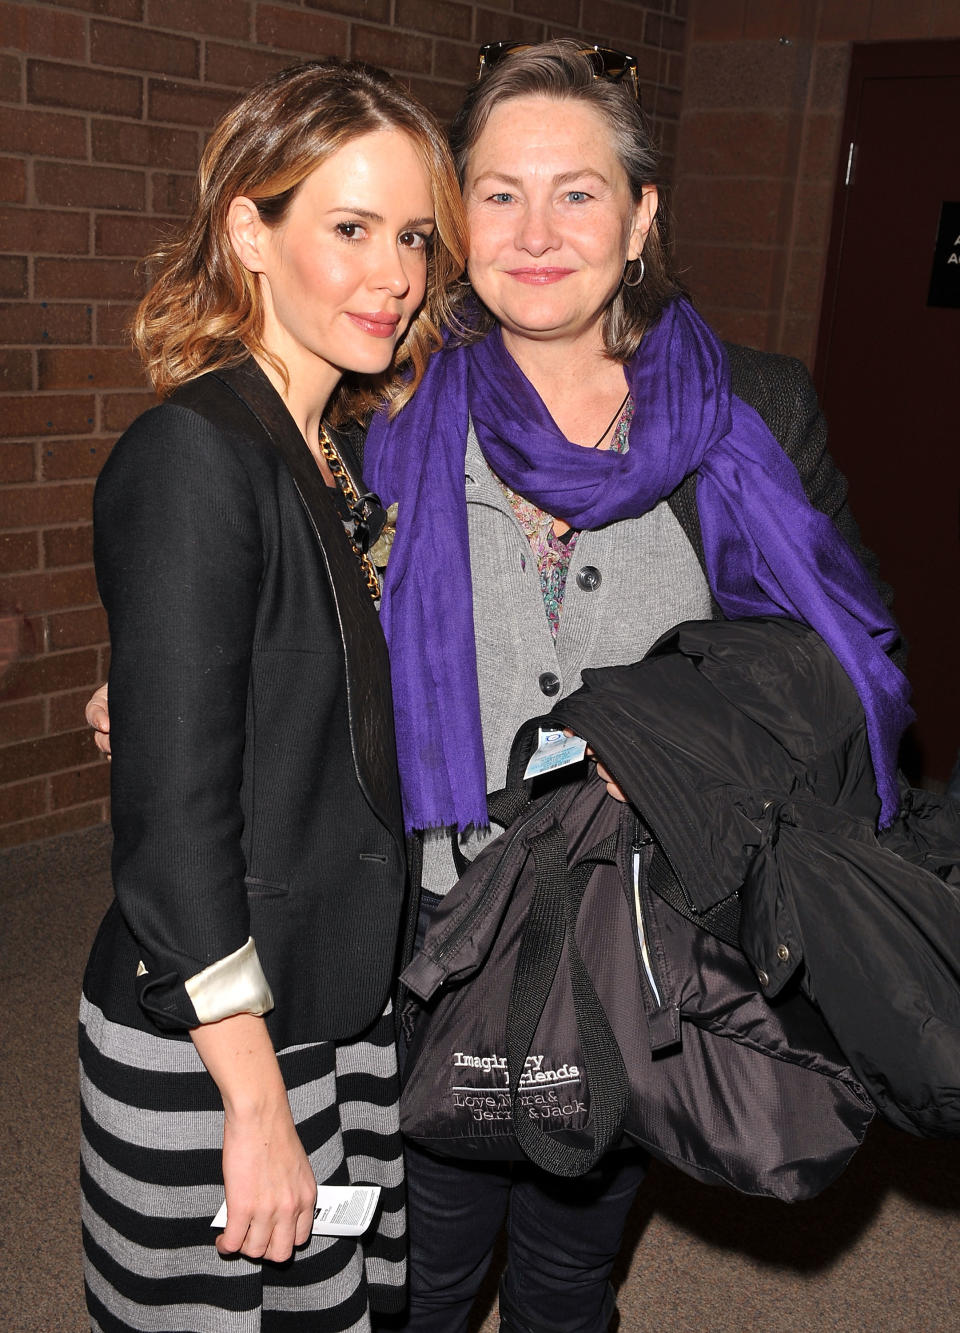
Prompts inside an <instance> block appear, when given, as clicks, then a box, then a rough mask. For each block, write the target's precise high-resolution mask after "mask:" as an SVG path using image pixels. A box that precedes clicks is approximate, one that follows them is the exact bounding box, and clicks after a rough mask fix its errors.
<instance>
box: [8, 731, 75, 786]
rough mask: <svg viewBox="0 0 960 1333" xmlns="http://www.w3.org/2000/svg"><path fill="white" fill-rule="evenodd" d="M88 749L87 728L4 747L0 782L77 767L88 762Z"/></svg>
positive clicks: (19, 779) (17, 780)
mask: <svg viewBox="0 0 960 1333" xmlns="http://www.w3.org/2000/svg"><path fill="white" fill-rule="evenodd" d="M89 746H90V731H89V728H84V729H83V730H81V731H67V732H62V733H61V734H60V735H59V736H40V737H37V738H36V739H34V740H30V741H19V742H18V743H17V744H15V745H5V746H4V747H3V748H2V749H0V783H8V782H21V781H23V779H25V778H32V777H36V776H38V775H39V774H43V773H56V772H60V771H62V770H64V769H68V768H76V767H78V766H79V765H80V764H83V763H85V762H87V761H88V760H89V759H90V750H89Z"/></svg>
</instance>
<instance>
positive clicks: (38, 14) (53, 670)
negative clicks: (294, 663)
mask: <svg viewBox="0 0 960 1333" xmlns="http://www.w3.org/2000/svg"><path fill="white" fill-rule="evenodd" d="M685 8H686V0H647V2H646V3H634V0H486V3H484V4H469V3H457V0H320V3H313V0H306V2H305V3H299V2H295V0H273V2H272V3H267V2H266V0H59V3H50V4H42V3H26V4H24V3H9V2H8V0H0V341H2V343H3V350H2V351H0V846H10V845H14V844H18V843H22V842H27V841H30V840H33V839H36V838H42V837H48V836H50V835H53V834H56V833H61V832H66V831H68V830H73V829H79V828H84V827H87V826H88V825H91V824H95V823H98V822H100V821H101V820H103V819H105V818H106V817H107V790H108V778H109V770H108V767H107V765H106V764H105V763H103V762H102V761H99V760H98V758H97V755H96V752H95V750H94V747H93V744H92V741H91V738H90V733H89V732H88V731H87V730H86V729H85V728H84V726H83V717H82V706H83V703H84V702H85V700H86V698H87V696H88V695H89V693H90V691H91V689H92V687H93V686H94V685H95V684H96V683H97V682H99V681H100V680H101V679H103V677H104V675H105V672H106V668H107V646H106V625H105V620H104V615H103V612H102V610H101V609H100V607H99V604H98V602H97V595H96V589H95V585H94V578H93V570H92V568H91V564H90V559H91V553H90V537H91V533H90V522H89V517H90V502H91V495H92V492H93V482H94V478H95V477H96V474H97V472H98V471H99V469H100V467H101V466H102V464H103V461H104V459H105V458H106V456H107V454H108V453H109V450H110V446H111V443H112V441H113V440H114V439H115V438H116V437H117V435H118V434H119V433H120V432H121V431H122V430H123V429H124V428H125V427H126V425H127V424H128V423H129V422H130V421H131V420H132V418H133V417H134V416H135V415H136V414H137V413H138V412H139V411H141V410H142V409H143V408H145V407H146V406H147V405H148V404H149V403H150V402H151V401H152V399H151V396H150V394H149V393H148V392H147V391H146V389H145V388H144V385H143V381H142V379H141V376H140V373H139V370H138V367H137V365H136V363H135V361H134V359H133V357H132V356H131V354H130V353H129V351H128V350H127V349H126V346H125V341H124V333H123V329H124V323H125V321H126V320H127V318H128V317H129V314H130V312H131V310H132V307H133V303H134V302H135V301H136V299H137V297H138V295H139V294H140V292H141V278H140V276H139V275H138V271H137V260H138V259H139V258H140V257H141V256H142V255H143V254H144V253H145V252H146V251H147V250H149V249H150V247H151V246H152V245H153V243H154V241H155V240H156V238H157V236H158V234H159V232H160V230H161V228H163V227H164V226H166V225H167V224H170V223H172V222H175V221H176V219H177V217H178V216H179V215H181V214H182V213H183V212H184V211H185V208H186V206H187V201H188V199H189V196H190V190H191V185H192V179H193V171H194V168H195V166H196V164H197V160H198V157H199V154H200V151H201V148H202V145H203V141H204V135H205V132H206V131H207V130H208V129H209V128H210V126H211V125H212V124H213V122H214V121H215V120H216V119H217V117H218V116H219V115H220V113H221V112H222V111H223V110H224V109H225V108H226V107H227V106H229V105H230V103H231V102H232V101H233V100H234V99H235V98H236V96H237V94H238V92H239V90H241V89H244V88H246V87H248V86H249V85H250V84H251V83H253V82H255V81H256V80H258V79H260V78H261V77H263V76H265V75H267V74H269V73H271V72H272V71H274V70H278V69H282V68H284V67H285V66H286V65H289V64H291V63H292V62H293V61H294V60H296V59H298V58H303V57H304V56H314V55H319V54H335V55H341V56H353V57H357V58H360V59H363V60H369V61H372V62H374V63H376V64H380V65H384V66H386V67H387V68H388V69H390V70H391V71H392V72H393V73H395V74H398V75H400V76H401V77H402V78H403V80H404V81H405V82H406V83H408V84H409V86H410V87H411V88H412V89H413V91H414V92H415V93H417V94H418V95H419V96H420V97H422V98H423V99H424V100H425V101H426V102H427V103H428V104H429V105H430V106H431V107H432V108H433V109H434V110H435V111H436V112H437V113H438V114H439V115H440V116H441V117H444V118H448V117H449V116H450V114H451V113H452V112H453V111H454V109H455V108H456V106H457V105H458V102H459V98H460V95H461V91H462V89H463V87H464V85H465V84H466V83H467V82H468V81H469V80H470V79H471V77H472V76H473V73H474V70H475V66H476V48H477V45H478V44H479V43H480V42H484V41H494V40H499V39H502V38H514V39H520V40H529V41H536V40H539V39H541V38H543V37H546V36H555V35H565V36H577V37H583V38H585V39H587V40H590V41H596V42H600V43H602V44H606V45H613V46H618V47H621V48H624V49H627V50H630V51H632V52H634V53H635V54H636V55H637V57H638V59H639V61H640V68H641V76H642V85H643V95H644V102H645V105H647V107H648V108H649V109H650V110H651V112H652V113H653V115H654V118H655V123H656V125H657V128H658V131H659V133H660V135H661V137H662V140H663V144H664V149H665V152H666V154H667V155H668V164H669V157H670V155H671V154H672V152H673V149H674V145H675V139H676V126H677V120H678V116H679V111H680V88H681V82H682V73H683V54H682V48H683V40H684V18H683V15H684V12H685Z"/></svg>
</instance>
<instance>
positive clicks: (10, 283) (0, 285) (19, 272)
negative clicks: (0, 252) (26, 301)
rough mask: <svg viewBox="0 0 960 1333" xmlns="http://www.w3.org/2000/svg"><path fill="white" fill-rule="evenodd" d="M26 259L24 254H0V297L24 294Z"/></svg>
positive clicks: (25, 286)
mask: <svg viewBox="0 0 960 1333" xmlns="http://www.w3.org/2000/svg"><path fill="white" fill-rule="evenodd" d="M26 294H27V260H26V257H25V256H21V255H11V256H9V257H7V256H0V297H3V296H26Z"/></svg>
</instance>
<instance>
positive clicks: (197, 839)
mask: <svg viewBox="0 0 960 1333" xmlns="http://www.w3.org/2000/svg"><path fill="white" fill-rule="evenodd" d="M94 518H95V561H96V569H97V580H98V585H99V589H100V595H101V598H102V600H103V603H104V606H105V607H106V609H107V613H108V616H109V621H110V637H111V644H112V662H111V668H110V711H111V717H112V720H113V729H112V734H113V756H114V757H113V766H112V784H111V794H112V803H113V810H112V813H113V827H114V836H115V846H114V855H113V873H114V885H115V890H116V902H115V904H114V906H113V908H112V909H111V911H110V912H109V913H108V916H107V918H106V920H105V921H104V924H103V926H102V927H101V931H100V934H99V936H98V938H97V941H96V944H95V946H94V950H93V954H92V955H91V961H90V965H89V968H88V972H87V977H86V980H85V988H86V991H87V995H88V998H90V999H91V1000H93V1001H94V1002H95V1003H97V1004H98V1005H100V1006H101V1007H102V1008H104V1009H105V1011H106V1012H107V1015H108V1017H110V1018H113V1019H115V1020H116V1021H119V1022H123V1023H128V1024H132V1025H134V1026H139V1027H142V1028H144V1029H146V1030H148V1031H155V1030H156V1027H158V1026H159V1027H161V1028H164V1029H167V1030H170V1031H172V1032H178V1031H179V1032H180V1033H181V1034H183V1035H185V1032H186V1029H188V1028H190V1027H193V1026H195V1025H196V1022H197V1019H196V1013H195V1011H194V1009H193V1006H192V1004H191V1002H190V1000H189V997H188V996H187V994H186V991H185V989H184V982H185V981H186V980H187V979H189V978H190V977H192V976H193V975H195V974H196V973H197V972H199V971H202V969H203V968H205V967H207V966H208V965H209V964H210V963H212V962H215V961H216V960H217V959H220V958H223V957H226V956H227V955H228V954H230V953H232V952H233V951H234V950H236V949H238V948H240V947H241V946H242V945H243V944H244V943H245V942H246V940H247V938H248V936H251V935H252V936H253V938H254V940H255V942H256V947H257V952H258V954H259V957H260V961H261V964H262V966H263V970H264V972H265V973H266V976H267V980H268V981H269V983H270V986H271V988H272V990H273V993H274V998H275V1001H276V1005H275V1008H274V1009H273V1011H272V1012H271V1013H270V1014H269V1015H268V1018H267V1022H268V1025H269V1027H270V1030H271V1035H272V1037H273V1040H274V1043H275V1045H276V1046H277V1047H278V1048H280V1047H283V1046H286V1045H289V1044H291V1043H294V1042H302V1041H309V1040H319V1039H334V1038H346V1037H349V1036H352V1035H354V1034H356V1033H357V1032H359V1031H361V1030H362V1029H363V1028H364V1027H366V1026H367V1025H368V1024H369V1023H370V1022H371V1021H372V1020H373V1019H375V1018H376V1017H377V1016H378V1015H379V1013H380V1012H381V1011H382V1009H383V1007H384V1004H385V1002H386V1000H387V996H388V993H389V988H390V983H391V978H392V975H393V966H394V961H395V946H396V932H397V925H398V919H399V913H400V908H401V900H402V895H403V886H404V876H405V870H404V844H403V826H402V817H401V811H400V798H399V791H398V787H397V781H396V756H395V748H394V736H393V714H392V705H391V701H390V678H389V666H388V661H387V653H386V646H385V644H384V641H383V636H382V634H381V631H380V625H379V620H378V617H377V613H376V609H375V607H374V605H373V602H372V600H371V598H370V595H369V593H368V591H367V589H366V587H365V584H364V581H363V577H362V575H361V572H360V567H359V563H358V561H357V559H356V556H355V555H354V553H353V551H352V550H351V549H350V545H349V543H348V540H347V537H346V534H345V532H344V529H343V526H342V523H341V521H340V519H339V517H338V515H337V512H336V509H335V507H334V504H333V500H332V498H331V496H330V495H329V494H328V493H327V489H326V487H325V486H324V484H323V481H322V478H321V476H320V473H319V471H318V469H317V467H316V464H315V462H314V460H313V458H312V457H311V455H310V452H309V450H308V449H307V446H306V444H305V443H304V441H303V438H302V436H301V435H300V432H299V430H298V429H297V427H296V426H295V424H294V422H293V420H292V418H291V417H290V415H289V414H288V412H287V410H286V408H285V406H284V404H283V402H282V400H281V399H280V397H279V395H278V394H277V393H276V392H275V391H274V389H273V388H272V386H271V385H270V383H269V381H268V380H267V378H266V376H265V375H264V374H263V373H262V371H261V370H260V369H259V367H257V365H256V363H255V362H253V361H252V360H251V361H247V362H245V363H244V364H242V365H240V366H239V367H237V368H235V369H231V370H226V371H217V372H214V373H211V374H207V375H204V376H203V377H202V378H200V379H198V380H195V381H192V382H191V383H189V384H187V385H185V386H183V387H182V388H180V389H179V390H177V392H176V393H174V394H173V395H172V397H171V398H170V399H169V400H168V401H167V402H165V403H164V404H163V405H161V406H160V407H157V408H154V409H153V410H151V411H149V412H147V413H146V414H145V415H144V416H142V417H140V418H139V419H138V420H137V421H135V422H134V424H133V425H132V426H131V427H130V429H129V430H128V431H127V432H126V434H125V435H124V436H123V437H122V439H121V440H120V441H119V442H118V444H117V445H116V447H115V448H114V450H113V453H112V454H111V457H110V458H109V460H108V461H107V463H106V465H105V467H104V469H103V472H102V473H101V476H100V479H99V482H98V484H97V490H96V497H95V502H94ZM141 960H142V961H143V964H144V967H145V968H146V975H142V976H141V977H140V978H139V979H137V978H136V973H137V971H138V965H139V963H140V961H141Z"/></svg>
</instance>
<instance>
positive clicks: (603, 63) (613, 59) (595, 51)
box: [477, 42, 640, 102]
mask: <svg viewBox="0 0 960 1333" xmlns="http://www.w3.org/2000/svg"><path fill="white" fill-rule="evenodd" d="M529 49H530V43H529V42H485V43H484V45H483V46H481V48H480V58H479V61H478V63H477V78H478V79H482V78H483V76H484V74H486V72H487V71H488V70H491V69H493V68H494V66H496V65H499V64H500V62H501V60H503V59H504V57H506V56H512V55H516V53H517V52H518V51H527V50H529ZM578 54H579V55H582V56H586V57H587V58H588V59H589V61H590V64H591V65H592V66H593V77H594V78H595V79H609V80H610V81H611V82H612V83H624V82H627V83H629V85H630V88H631V90H632V92H633V95H634V97H635V98H636V99H637V101H638V102H639V101H640V84H639V78H638V75H637V62H636V58H635V57H634V56H629V55H627V53H626V51H614V50H612V49H611V48H610V47H607V46H593V45H586V46H582V47H580V50H579V52H578Z"/></svg>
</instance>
